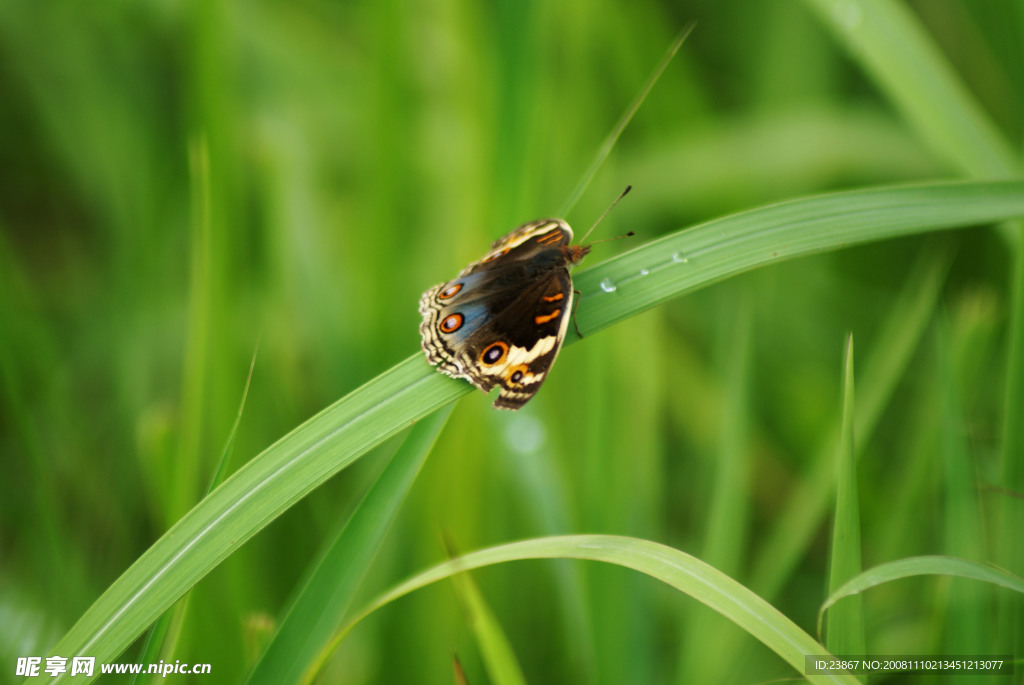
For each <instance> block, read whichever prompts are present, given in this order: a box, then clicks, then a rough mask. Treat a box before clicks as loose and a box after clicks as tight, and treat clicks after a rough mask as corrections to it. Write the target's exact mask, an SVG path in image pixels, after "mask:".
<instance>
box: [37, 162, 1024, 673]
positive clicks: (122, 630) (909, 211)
mask: <svg viewBox="0 0 1024 685" xmlns="http://www.w3.org/2000/svg"><path fill="white" fill-rule="evenodd" d="M1015 216H1024V183H1022V182H1010V181H1005V182H986V183H982V182H964V183H947V184H929V185H923V186H905V187H898V188H882V189H871V190H862V191H855V192H848V193H838V194H833V195H824V196H819V197H813V198H808V199H803V200H794V201H791V202H785V203H780V204H776V205H771V206H768V207H764V208H761V209H757V210H751V211H748V212H744V213H742V214H737V215H734V216H730V217H726V218H723V219H719V220H716V221H712V222H708V223H705V224H702V225H700V226H697V227H695V228H693V229H690V230H687V231H680V232H678V233H674V234H672V235H668V236H665V237H663V238H660V239H658V240H655V241H653V242H651V243H649V244H647V245H645V246H642V247H639V248H637V249H634V250H632V251H631V252H628V253H626V254H623V255H621V256H619V257H617V258H614V259H611V260H608V261H607V262H604V263H603V264H601V265H600V266H598V267H594V268H591V269H588V270H586V271H584V272H582V273H580V274H579V276H578V278H577V279H576V287H577V288H578V289H579V290H580V291H581V292H582V293H583V295H582V297H581V298H580V300H581V302H580V306H579V309H578V319H579V324H580V327H581V328H582V329H583V330H585V331H587V332H593V331H596V330H599V329H601V328H605V327H607V326H610V325H612V324H614V323H616V322H618V321H622V320H624V319H626V318H628V317H630V316H633V315H636V314H638V313H639V312H641V311H644V310H647V309H650V308H651V307H654V306H656V305H658V304H660V303H662V302H665V301H667V300H668V299H671V298H672V297H675V296H678V295H680V294H682V293H685V292H689V291H692V290H695V289H696V288H698V287H701V286H704V285H708V284H710V283H714V282H716V281H719V280H722V279H725V278H728V277H729V276H732V275H735V274H737V273H741V272H743V271H747V270H749V269H753V268H755V267H757V266H762V265H766V264H773V263H777V262H779V261H782V260H784V259H788V258H792V257H797V256H801V255H806V254H812V253H816V252H822V251H826V250H833V249H839V248H841V247H844V246H847V245H851V244H855V243H862V242H867V241H871V240H881V239H884V238H891V237H897V236H906V235H911V234H914V233H921V232H925V231H934V230H940V229H949V228H953V227H958V226H967V225H973V224H982V223H988V222H993V221H1000V220H1004V219H1007V218H1010V217H1015ZM602 284H603V285H602ZM469 391H470V386H469V385H468V384H466V383H462V382H459V381H457V380H454V379H451V378H447V377H445V376H442V375H441V374H438V373H436V372H435V371H434V370H433V369H432V368H430V367H429V366H428V365H427V364H425V363H424V361H423V359H422V356H421V355H420V354H419V353H417V354H415V355H413V356H412V357H410V358H409V359H407V360H406V361H404V362H402V363H400V364H398V365H397V366H395V367H394V368H392V369H391V370H389V371H387V372H385V373H384V374H382V375H381V376H379V377H377V378H376V379H374V380H372V381H370V382H368V383H366V384H365V385H363V386H362V387H360V388H359V389H357V390H355V391H353V392H352V393H350V394H349V395H348V396H346V397H345V398H343V399H342V400H340V401H338V402H336V403H335V404H333V405H331V406H330V407H328V408H327V409H325V410H324V411H322V412H321V413H319V414H317V415H316V416H314V417H313V418H312V419H310V420H308V421H307V422H305V423H304V424H302V425H301V426H299V427H298V428H296V429H295V430H293V431H292V432H291V433H289V434H288V435H286V436H285V437H283V438H282V439H281V440H279V441H278V442H277V443H275V444H274V445H272V446H271V447H269V448H267V449H266V450H265V451H264V452H263V453H261V454H260V455H258V456H257V457H255V458H254V459H253V460H252V461H250V462H249V463H248V464H246V465H245V466H244V467H243V468H241V469H240V470H239V471H238V472H237V473H235V474H234V475H233V476H232V477H231V478H229V479H228V480H227V481H225V482H224V483H223V484H222V485H221V486H220V487H218V488H217V489H216V490H214V492H212V493H211V494H210V495H209V496H207V497H206V498H204V499H203V500H202V501H201V502H200V503H199V504H198V505H197V506H196V507H194V508H193V509H192V510H191V511H190V512H188V513H187V514H186V515H185V516H184V517H183V518H182V519H181V520H180V521H178V523H176V524H175V525H174V527H172V528H171V530H169V531H168V532H167V533H166V534H165V535H164V536H163V537H161V538H160V539H159V540H158V541H157V542H156V543H154V545H153V546H152V547H151V548H150V549H149V550H147V551H146V552H145V553H144V554H143V555H142V556H141V557H139V559H138V560H137V561H136V562H135V563H134V564H133V565H132V567H131V568H129V569H128V570H127V571H126V572H125V573H124V574H123V575H122V576H121V577H120V578H119V579H118V580H117V581H115V582H114V583H113V584H112V585H111V586H110V587H109V588H108V589H107V591H106V592H104V594H103V595H102V596H101V597H100V598H99V599H98V600H97V601H96V602H95V603H94V604H93V606H92V607H90V609H89V610H87V611H86V613H85V614H84V615H83V616H82V617H81V619H79V621H78V623H76V624H75V626H73V627H72V628H71V630H70V631H69V632H68V633H67V634H66V635H65V637H64V638H63V639H62V640H61V641H60V642H59V643H58V645H57V646H56V647H55V653H58V654H85V653H88V654H92V655H95V656H96V657H97V660H98V661H104V660H110V659H111V658H113V657H114V656H116V655H117V654H119V653H120V652H121V651H122V650H123V649H124V648H125V647H126V646H127V645H128V644H129V643H130V642H131V641H132V640H134V639H135V638H136V637H137V636H138V635H139V634H140V633H141V632H142V631H143V630H144V629H145V628H146V627H147V626H148V625H149V624H150V623H151V622H152V621H153V620H155V619H156V617H157V616H158V615H159V614H160V613H161V612H162V611H164V610H166V609H167V608H168V607H169V606H170V605H171V604H172V603H173V602H174V601H176V600H177V599H178V598H179V597H181V596H182V594H184V593H185V592H186V591H187V590H188V589H189V588H190V587H192V585H194V584H195V583H196V582H197V581H198V580H199V579H200V578H202V577H203V576H204V575H206V574H207V573H208V572H209V571H210V570H211V569H212V568H214V567H215V566H216V565H217V564H219V563H220V562H221V561H222V560H223V559H224V558H226V557H227V556H228V555H229V554H231V552H232V551H233V550H234V549H236V548H237V547H238V546H239V545H241V544H243V543H244V542H245V541H246V540H248V539H249V538H250V537H252V536H253V535H254V534H256V533H257V532H258V531H259V530H261V529H262V528H263V527H264V526H266V525H267V524H268V523H269V522H270V521H272V520H273V519H274V518H276V517H277V516H279V515H280V514H281V513H282V512H284V511H285V510H286V509H288V508H289V507H290V506H292V505H293V504H295V502H297V501H298V500H299V499H301V498H302V497H303V496H304V495H305V494H307V493H308V492H310V491H311V490H312V489H313V488H315V487H317V486H318V485H319V484H321V483H323V482H324V481H325V480H326V479H327V478H329V477H331V476H332V475H334V474H335V473H337V472H338V471H340V470H342V469H344V468H345V467H347V466H348V465H350V464H351V463H352V462H353V461H355V460H356V459H357V458H359V457H360V456H361V455H362V454H364V453H365V452H366V451H367V450H369V449H370V448H371V447H373V446H375V445H378V444H380V443H381V442H383V441H384V440H386V439H387V438H389V437H391V436H393V435H395V434H396V433H398V432H399V431H400V430H402V429H404V428H405V427H406V426H408V425H410V424H411V423H414V422H415V421H418V420H419V419H421V418H423V417H425V416H427V415H428V414H430V413H431V412H433V411H435V410H436V409H438V408H440V407H441V406H444V405H445V404H448V403H450V402H451V401H453V400H454V399H455V398H457V397H459V396H460V395H463V394H465V393H467V392H469Z"/></svg>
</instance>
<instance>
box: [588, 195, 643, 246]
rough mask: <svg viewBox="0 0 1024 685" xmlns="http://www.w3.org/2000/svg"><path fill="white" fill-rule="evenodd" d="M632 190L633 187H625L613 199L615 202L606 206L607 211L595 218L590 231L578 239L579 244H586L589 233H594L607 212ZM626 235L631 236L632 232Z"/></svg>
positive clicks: (600, 241) (601, 241)
mask: <svg viewBox="0 0 1024 685" xmlns="http://www.w3.org/2000/svg"><path fill="white" fill-rule="evenodd" d="M632 189H633V186H626V189H625V190H623V191H622V193H621V194H620V195H619V196H618V197H617V198H615V201H614V202H612V203H611V204H610V205H608V209H606V210H604V214H602V215H601V216H599V217H598V218H597V221H595V222H594V225H593V226H591V227H590V230H588V231H587V232H586V233H584V234H583V237H582V238H580V243H585V242H587V236H589V235H590V234H591V233H593V232H594V229H595V228H597V225H598V224H599V223H601V222H602V221H604V218H605V217H606V216H608V212H610V211H612V210H613V209H614V208H615V205H617V204H619V200H621V199H622V198H624V197H626V194H627V193H628V192H629V191H631V190H632ZM627 235H633V232H632V231H630V232H629V233H628V234H627ZM619 237H620V238H625V237H626V236H619ZM608 240H615V238H608ZM596 242H599V243H603V242H604V241H603V240H598V241H596Z"/></svg>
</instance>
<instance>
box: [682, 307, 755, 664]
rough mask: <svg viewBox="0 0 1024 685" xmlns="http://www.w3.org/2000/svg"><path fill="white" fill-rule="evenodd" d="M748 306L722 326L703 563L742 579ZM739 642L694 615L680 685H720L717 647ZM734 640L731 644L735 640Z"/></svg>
mask: <svg viewBox="0 0 1024 685" xmlns="http://www.w3.org/2000/svg"><path fill="white" fill-rule="evenodd" d="M752 318H753V316H752V314H751V308H750V303H749V302H747V301H746V300H743V301H741V303H740V305H739V306H738V307H736V308H735V313H733V312H732V310H731V308H730V310H729V320H728V321H727V322H726V323H724V325H722V328H723V329H724V330H723V333H722V335H721V339H722V341H723V343H724V342H725V341H731V344H728V345H726V349H727V352H726V353H725V354H723V355H722V359H721V362H720V363H719V367H720V368H721V369H722V375H723V376H724V383H723V385H724V389H725V397H724V398H723V400H722V407H723V411H722V415H721V418H720V420H719V422H718V424H719V430H718V444H717V454H715V457H714V463H715V474H714V483H713V485H712V495H711V506H710V508H709V510H708V516H707V525H706V529H705V536H704V548H703V551H702V553H701V555H700V556H701V559H703V560H704V561H705V562H707V563H708V564H711V565H712V566H714V567H715V568H717V569H720V570H721V571H722V572H724V573H728V574H729V575H736V574H739V573H740V572H741V570H742V567H743V561H744V559H743V553H744V550H746V549H747V548H748V546H749V542H750V540H749V528H750V523H749V520H748V519H749V514H750V469H751V463H750V459H751V454H750V449H749V448H748V444H747V443H748V440H749V439H750V435H749V425H750V421H751V417H750V392H751V388H750V385H751V370H750V357H751V347H752V337H753V336H752V330H751V329H752V327H753V322H752ZM726 631H728V634H729V635H730V636H735V637H739V636H740V634H741V633H740V632H739V631H738V630H737V629H736V628H735V626H730V625H723V624H722V619H721V617H720V616H718V615H716V614H714V613H713V612H709V611H697V612H693V613H692V615H691V617H690V620H689V621H687V622H686V624H685V626H684V631H683V639H682V644H681V648H680V653H681V662H680V664H679V670H678V673H677V674H676V682H678V683H692V682H698V683H708V682H719V681H720V680H722V675H721V673H722V671H723V670H724V668H725V667H726V666H727V665H726V664H723V663H722V662H723V660H722V659H721V658H719V657H720V655H721V652H720V651H719V649H718V646H719V645H720V644H721V641H722V639H723V637H724V635H726V634H727V633H726ZM735 637H732V638H731V639H735Z"/></svg>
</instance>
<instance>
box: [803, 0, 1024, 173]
mask: <svg viewBox="0 0 1024 685" xmlns="http://www.w3.org/2000/svg"><path fill="white" fill-rule="evenodd" d="M805 4H807V5H808V6H809V7H810V8H811V9H813V10H814V11H815V12H816V13H817V14H818V15H819V16H820V17H821V18H822V19H823V20H824V22H825V24H826V25H827V26H828V27H829V28H830V29H832V31H833V33H834V34H835V35H836V37H837V38H838V39H839V40H840V41H841V42H842V44H843V45H845V46H846V48H847V50H848V51H849V53H850V56H851V57H852V58H853V59H854V60H855V61H856V62H858V63H859V64H860V65H861V67H862V68H863V69H864V71H865V72H867V74H868V75H869V76H870V77H871V78H872V79H874V81H875V82H876V83H877V84H878V86H879V88H880V89H881V90H882V92H884V93H885V94H886V96H887V97H888V98H889V99H890V100H892V102H893V103H895V105H896V106H897V107H898V108H899V109H900V111H902V112H903V115H904V116H905V117H906V118H907V120H908V121H909V122H910V123H911V125H913V127H914V129H915V130H916V131H918V132H919V133H920V135H921V136H922V137H923V138H924V139H925V140H926V141H927V142H928V144H929V145H930V146H931V147H932V149H934V150H935V151H937V152H938V153H939V154H941V155H942V156H943V157H945V158H947V159H948V160H950V161H951V162H952V163H953V164H955V165H956V166H957V167H959V168H961V169H964V170H965V171H967V172H968V173H970V174H972V175H974V176H979V177H988V178H992V177H996V178H1005V177H1013V176H1017V175H1019V174H1020V172H1021V164H1020V160H1019V159H1018V157H1017V154H1016V153H1015V151H1014V149H1013V146H1011V145H1010V144H1009V143H1008V142H1007V141H1006V139H1005V138H1004V137H1003V136H1002V135H1000V133H999V131H998V130H997V129H996V127H995V125H994V124H993V123H992V121H991V120H990V119H989V117H988V116H987V115H986V114H985V112H984V111H983V110H982V108H981V107H980V106H979V105H978V103H977V101H976V100H975V99H974V97H973V96H972V95H971V93H970V91H969V90H968V89H967V88H966V87H965V86H964V84H963V82H962V81H961V80H960V78H959V77H958V76H957V75H956V73H955V72H954V70H953V69H952V67H950V65H949V63H948V62H947V61H946V59H945V57H944V56H943V55H942V53H941V52H940V51H939V50H938V48H936V46H935V44H934V43H933V42H932V40H931V38H930V37H929V36H928V34H927V33H926V32H925V31H924V29H923V28H922V27H921V25H920V23H919V22H918V21H917V18H916V17H915V16H914V15H913V13H912V12H911V11H910V9H908V7H907V6H906V5H905V4H903V3H900V2H894V1H893V0H805Z"/></svg>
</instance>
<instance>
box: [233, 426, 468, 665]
mask: <svg viewBox="0 0 1024 685" xmlns="http://www.w3.org/2000/svg"><path fill="white" fill-rule="evenodd" d="M450 414H451V406H448V407H446V408H444V409H442V410H441V411H439V412H437V413H436V414H434V415H433V416H430V417H429V418H427V419H426V420H424V421H420V422H419V423H417V424H416V425H415V426H413V428H412V430H411V431H410V432H409V435H407V436H406V438H405V441H404V442H403V443H402V446H401V447H399V449H398V451H397V452H396V453H395V454H394V456H393V457H392V458H391V461H390V462H389V463H388V465H387V467H385V469H384V471H383V472H382V473H381V475H380V476H379V477H378V478H377V481H376V482H375V483H374V484H373V487H372V488H371V489H370V491H369V492H367V493H366V496H365V497H363V500H362V502H360V504H359V506H358V507H357V508H356V510H355V511H354V512H353V513H352V515H351V517H350V518H349V520H348V521H347V522H346V523H345V526H344V527H343V528H342V530H341V531H339V533H338V535H337V536H336V537H335V538H334V540H332V541H331V543H330V545H329V547H328V548H327V549H326V551H325V552H324V554H323V555H321V557H320V558H319V559H318V560H317V563H316V565H315V566H314V567H313V569H312V571H311V573H310V574H309V577H308V578H307V579H306V581H305V582H304V583H302V584H301V586H300V587H301V590H300V591H299V594H298V596H297V597H296V598H295V600H294V601H293V602H292V603H291V606H290V608H289V609H288V611H287V613H286V614H285V617H284V619H283V620H282V622H281V625H280V627H279V628H278V630H277V632H276V633H275V635H274V637H273V639H272V640H271V642H270V644H268V645H267V648H266V650H264V653H263V656H262V658H261V659H260V661H259V663H258V664H257V665H256V668H255V669H254V670H253V672H252V674H251V675H250V677H249V680H248V682H250V683H294V682H298V680H299V679H300V678H301V676H302V673H303V672H304V671H305V670H306V669H307V668H309V665H310V662H311V660H312V659H313V658H315V657H316V655H317V654H318V653H319V652H320V650H321V648H322V647H323V645H324V644H325V643H326V642H327V641H328V640H330V639H331V636H332V635H333V634H334V632H335V631H336V630H337V629H338V625H339V624H340V622H341V619H342V617H343V616H344V613H345V611H346V610H347V608H348V607H349V605H350V604H351V602H352V598H353V596H354V595H355V592H356V590H357V589H358V587H359V585H360V583H361V582H362V580H363V578H364V577H365V576H366V572H367V570H368V569H369V567H370V565H371V563H372V562H373V560H374V558H375V557H376V555H377V551H378V550H379V549H380V545H381V543H382V541H383V540H384V537H385V535H386V534H387V532H388V530H389V529H390V528H391V523H392V522H393V521H394V519H395V516H396V515H397V513H398V509H399V507H400V506H401V504H402V502H404V501H405V497H406V495H407V494H408V492H409V489H410V488H411V487H412V484H413V482H414V481H415V479H416V476H417V475H418V474H419V472H420V469H421V468H422V466H423V464H424V463H425V462H426V459H427V456H428V455H429V454H430V451H431V450H432V449H433V446H434V442H435V441H436V440H437V436H438V435H440V433H441V429H442V428H444V425H445V423H446V422H447V420H448V416H449V415H450Z"/></svg>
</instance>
